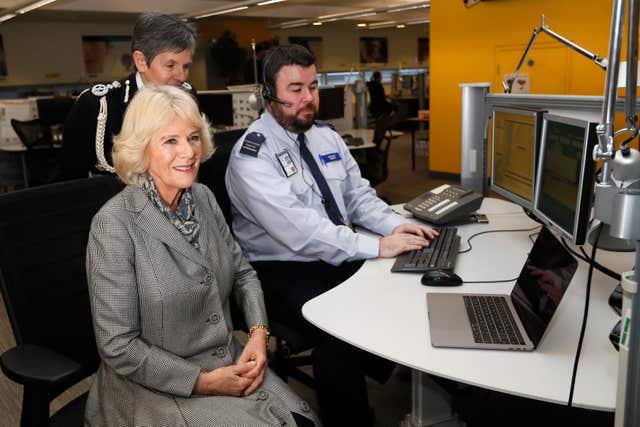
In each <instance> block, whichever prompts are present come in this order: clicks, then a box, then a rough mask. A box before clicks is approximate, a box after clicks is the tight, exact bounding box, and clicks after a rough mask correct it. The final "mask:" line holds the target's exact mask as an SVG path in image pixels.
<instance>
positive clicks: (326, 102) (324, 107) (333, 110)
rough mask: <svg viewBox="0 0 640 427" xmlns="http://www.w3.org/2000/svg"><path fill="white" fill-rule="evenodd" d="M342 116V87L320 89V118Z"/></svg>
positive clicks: (326, 118) (330, 118)
mask: <svg viewBox="0 0 640 427" xmlns="http://www.w3.org/2000/svg"><path fill="white" fill-rule="evenodd" d="M343 117H344V88H343V87H328V88H322V89H320V109H319V110H318V118H319V119H320V120H332V119H341V118H343Z"/></svg>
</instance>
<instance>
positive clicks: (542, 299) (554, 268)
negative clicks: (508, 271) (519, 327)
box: [511, 227, 578, 346]
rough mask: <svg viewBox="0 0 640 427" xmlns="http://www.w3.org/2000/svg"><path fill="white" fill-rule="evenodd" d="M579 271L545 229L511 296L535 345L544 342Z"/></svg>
mask: <svg viewBox="0 0 640 427" xmlns="http://www.w3.org/2000/svg"><path fill="white" fill-rule="evenodd" d="M577 268H578V262H577V261H576V260H575V258H573V256H572V255H571V254H570V253H569V251H567V249H565V247H564V246H563V245H562V244H561V243H560V241H558V239H557V238H556V237H555V236H554V235H553V234H551V232H550V231H549V230H548V229H547V228H546V227H542V229H541V230H540V234H538V238H537V239H536V242H535V243H534V245H533V248H531V252H530V253H529V256H528V257H527V262H525V264H524V267H523V268H522V271H521V272H520V276H519V277H518V281H517V282H516V284H515V286H514V287H513V291H512V292H511V301H512V302H513V305H514V307H515V309H516V311H517V312H518V315H519V317H520V319H521V320H522V324H523V326H524V328H525V329H526V331H527V334H528V335H529V338H531V341H533V343H534V345H536V346H537V345H538V343H539V342H540V339H541V338H542V335H543V334H544V331H545V330H546V329H547V326H548V325H549V322H550V321H551V317H552V316H553V313H555V311H556V308H558V305H559V304H560V300H561V299H562V296H563V295H564V293H565V291H566V290H567V287H569V283H571V279H573V275H574V274H575V272H576V270H577Z"/></svg>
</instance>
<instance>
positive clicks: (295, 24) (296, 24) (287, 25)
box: [280, 21, 309, 30]
mask: <svg viewBox="0 0 640 427" xmlns="http://www.w3.org/2000/svg"><path fill="white" fill-rule="evenodd" d="M305 25H309V21H302V22H291V23H284V24H282V25H280V29H282V30H287V29H289V28H296V27H304V26H305Z"/></svg>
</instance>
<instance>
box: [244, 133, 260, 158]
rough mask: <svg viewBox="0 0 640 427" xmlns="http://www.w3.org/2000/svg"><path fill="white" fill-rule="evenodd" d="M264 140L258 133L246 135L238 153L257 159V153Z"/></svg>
mask: <svg viewBox="0 0 640 427" xmlns="http://www.w3.org/2000/svg"><path fill="white" fill-rule="evenodd" d="M264 140H265V137H264V135H263V134H261V133H260V132H251V133H248V134H247V136H245V137H244V141H242V147H241V148H240V152H241V153H242V154H246V155H249V156H252V157H258V152H259V151H260V147H262V143H263V142H264Z"/></svg>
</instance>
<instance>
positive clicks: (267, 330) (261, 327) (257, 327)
mask: <svg viewBox="0 0 640 427" xmlns="http://www.w3.org/2000/svg"><path fill="white" fill-rule="evenodd" d="M256 329H264V331H265V332H266V340H265V343H266V347H267V351H269V336H270V335H271V334H270V333H269V328H268V327H267V325H264V324H262V323H260V324H257V325H255V326H252V327H251V328H250V329H249V333H247V336H248V337H249V338H251V335H252V334H253V332H254V331H255V330H256Z"/></svg>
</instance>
